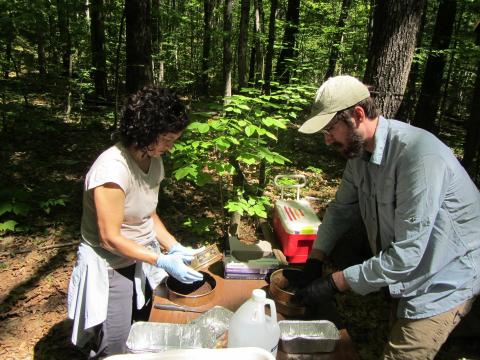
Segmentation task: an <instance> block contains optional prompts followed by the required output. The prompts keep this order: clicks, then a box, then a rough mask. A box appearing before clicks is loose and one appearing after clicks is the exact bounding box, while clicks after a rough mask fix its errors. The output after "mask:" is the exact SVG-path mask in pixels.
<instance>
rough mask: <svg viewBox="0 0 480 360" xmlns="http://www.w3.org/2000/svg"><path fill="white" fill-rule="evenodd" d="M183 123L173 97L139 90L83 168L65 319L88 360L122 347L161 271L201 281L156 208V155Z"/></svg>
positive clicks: (159, 168)
mask: <svg viewBox="0 0 480 360" xmlns="http://www.w3.org/2000/svg"><path fill="white" fill-rule="evenodd" d="M187 124H188V118H187V115H186V113H185V107H184V106H183V105H182V103H181V102H180V100H179V99H178V97H177V96H175V95H174V94H173V93H171V92H170V91H169V90H167V89H163V88H158V87H155V86H148V87H145V88H144V89H142V90H140V91H138V92H137V93H136V94H133V95H131V96H130V97H129V99H128V100H127V104H126V107H125V109H124V112H123V116H122V119H121V122H120V137H121V141H120V142H119V143H117V144H115V145H114V146H112V147H110V148H109V149H107V150H106V151H104V152H103V153H102V154H101V155H100V156H99V157H98V158H97V160H96V161H95V162H94V164H93V165H92V167H91V169H90V171H89V172H88V173H87V176H86V178H85V187H84V193H83V214H82V223H81V235H82V238H81V244H80V246H79V250H78V259H77V262H76V264H75V267H74V269H73V273H72V277H71V279H70V285H69V291H68V316H69V317H70V318H71V319H73V320H74V325H73V333H72V342H73V343H74V344H75V345H78V346H80V347H82V346H84V345H85V344H86V342H87V341H88V340H89V339H92V337H93V343H94V349H93V350H91V351H90V358H92V359H93V358H99V357H104V356H108V355H112V354H120V353H124V352H125V347H126V345H125V342H126V340H127V337H128V333H129V330H130V325H131V323H132V320H146V318H147V317H148V313H149V310H150V307H151V302H150V299H149V298H150V297H151V296H150V295H151V289H153V288H155V287H156V286H157V285H158V284H159V282H160V281H161V280H162V279H163V278H164V277H166V275H167V273H168V274H169V275H171V276H173V277H175V278H176V279H178V280H179V281H181V282H184V283H192V282H194V281H198V280H201V279H202V275H201V274H200V273H199V272H197V271H195V270H193V269H191V268H189V267H188V266H187V265H185V263H188V262H189V261H191V260H192V257H193V255H194V254H195V252H196V250H192V249H191V248H186V247H184V246H182V245H180V244H179V243H178V242H177V241H176V240H175V238H174V236H173V235H172V234H170V233H169V232H168V230H167V229H166V228H165V226H164V224H163V223H162V221H161V220H160V218H159V217H158V215H157V213H156V207H157V202H158V191H159V187H160V182H161V181H162V179H163V178H164V168H163V162H162V155H163V154H164V153H166V152H167V151H169V150H170V149H171V148H172V147H173V144H174V143H175V141H176V140H177V139H178V138H179V137H180V136H181V134H182V132H183V130H184V129H185V128H186V126H187ZM159 245H160V246H159ZM161 248H162V249H164V250H165V251H166V252H167V253H166V254H165V255H164V254H162V253H161V251H160V249H161ZM197 251H198V250H197ZM146 280H148V281H146ZM134 294H135V296H134ZM145 299H148V300H147V301H145ZM133 305H135V306H133ZM132 308H133V310H132Z"/></svg>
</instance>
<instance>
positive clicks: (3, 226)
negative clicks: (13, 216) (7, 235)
mask: <svg viewBox="0 0 480 360" xmlns="http://www.w3.org/2000/svg"><path fill="white" fill-rule="evenodd" d="M17 224H18V223H17V222H16V221H15V220H7V221H5V222H3V223H0V233H4V232H6V231H15V226H17Z"/></svg>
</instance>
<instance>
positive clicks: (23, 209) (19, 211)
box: [12, 202, 32, 215]
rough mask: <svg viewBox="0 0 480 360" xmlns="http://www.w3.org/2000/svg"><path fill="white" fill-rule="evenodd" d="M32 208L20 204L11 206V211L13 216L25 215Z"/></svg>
mask: <svg viewBox="0 0 480 360" xmlns="http://www.w3.org/2000/svg"><path fill="white" fill-rule="evenodd" d="M31 209H32V207H31V206H30V205H27V204H25V203H22V202H17V203H14V204H12V211H13V213H14V214H15V215H27V214H28V213H29V212H30V210H31Z"/></svg>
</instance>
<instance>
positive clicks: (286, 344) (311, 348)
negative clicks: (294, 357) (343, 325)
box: [278, 320, 340, 354]
mask: <svg viewBox="0 0 480 360" xmlns="http://www.w3.org/2000/svg"><path fill="white" fill-rule="evenodd" d="M278 325H279V326H280V344H279V347H280V350H282V351H283V352H286V353H289V354H305V353H317V352H331V351H333V350H334V349H335V345H336V344H337V342H338V341H339V339H340V334H339V332H338V329H337V327H336V326H335V324H334V323H332V322H330V321H327V320H315V321H296V320H281V321H279V322H278Z"/></svg>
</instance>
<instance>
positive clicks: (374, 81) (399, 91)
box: [364, 0, 425, 117]
mask: <svg viewBox="0 0 480 360" xmlns="http://www.w3.org/2000/svg"><path fill="white" fill-rule="evenodd" d="M424 1H425V0H404V1H397V0H377V1H375V6H374V9H373V12H374V13H373V32H372V39H371V44H370V49H369V54H368V55H369V56H368V61H367V66H366V71H365V76H364V82H365V83H366V84H369V85H373V86H374V88H375V91H376V92H377V96H376V97H375V101H376V103H377V105H378V107H379V109H380V111H381V113H383V114H384V115H385V116H387V117H392V116H393V115H395V114H396V112H397V110H398V108H399V106H400V103H401V100H402V97H403V94H404V92H405V88H406V85H407V80H408V73H409V71H410V66H411V64H412V59H413V53H414V50H415V39H416V34H417V31H418V29H419V27H420V24H421V18H422V12H423V4H424ZM374 94H375V93H374Z"/></svg>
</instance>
